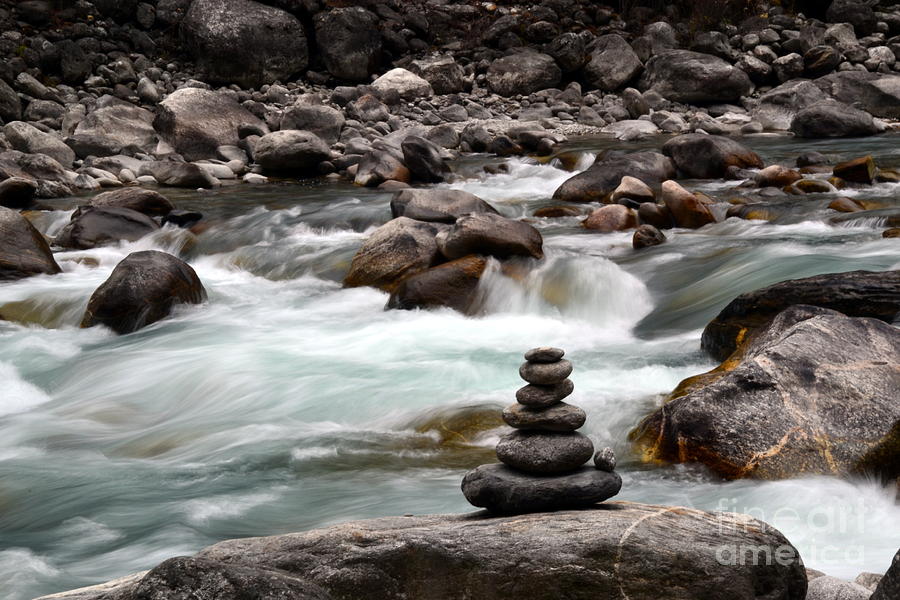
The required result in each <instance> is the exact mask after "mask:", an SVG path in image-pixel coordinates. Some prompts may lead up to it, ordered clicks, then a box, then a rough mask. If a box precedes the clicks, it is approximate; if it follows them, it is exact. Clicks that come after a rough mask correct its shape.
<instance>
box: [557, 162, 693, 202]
mask: <svg viewBox="0 0 900 600" xmlns="http://www.w3.org/2000/svg"><path fill="white" fill-rule="evenodd" d="M675 174H676V173H675V164H674V163H673V162H672V160H671V159H670V158H669V157H667V156H664V155H662V154H660V153H659V152H634V153H632V154H613V155H612V156H608V157H605V158H602V159H600V160H598V161H597V162H595V163H594V164H593V165H591V167H590V168H588V169H587V170H585V171H583V172H581V173H579V174H578V175H575V176H574V177H571V178H569V179H567V180H566V181H564V182H563V184H562V185H561V186H559V188H557V190H556V191H555V192H554V193H553V200H554V201H555V202H560V203H568V202H607V201H608V200H609V196H610V194H612V193H613V192H614V191H615V190H616V188H617V187H619V185H620V184H621V183H622V179H623V178H624V177H634V178H635V179H639V180H640V181H642V182H644V183H645V184H647V185H648V186H650V187H651V188H659V185H660V184H661V183H662V182H663V181H665V180H667V179H674V177H675Z"/></svg>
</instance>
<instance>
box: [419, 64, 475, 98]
mask: <svg viewBox="0 0 900 600" xmlns="http://www.w3.org/2000/svg"><path fill="white" fill-rule="evenodd" d="M409 70H410V71H412V72H413V73H415V74H416V75H418V76H419V77H421V78H423V79H424V80H425V81H427V82H428V83H429V84H430V85H431V88H432V90H434V93H435V94H438V95H444V94H456V93H459V92H462V91H465V89H466V73H465V70H463V68H462V66H460V64H459V63H457V62H456V61H455V60H454V59H453V57H452V56H450V55H445V56H436V57H430V58H423V59H419V60H414V61H412V63H410V66H409Z"/></svg>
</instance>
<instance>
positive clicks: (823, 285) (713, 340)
mask: <svg viewBox="0 0 900 600" xmlns="http://www.w3.org/2000/svg"><path fill="white" fill-rule="evenodd" d="M793 304H808V305H813V306H820V307H822V308H830V309H832V310H836V311H839V312H842V313H844V314H845V315H848V316H853V317H873V318H876V319H881V320H882V321H887V322H888V323H890V322H891V321H893V320H894V319H895V318H896V317H897V315H898V314H900V271H886V272H871V271H852V272H849V273H829V274H827V275H816V276H814V277H806V278H803V279H790V280H788V281H782V282H781V283H776V284H774V285H771V286H768V287H765V288H761V289H758V290H755V291H752V292H747V293H746V294H741V295H740V296H738V297H737V298H735V299H734V300H732V301H731V302H730V303H729V304H728V305H727V306H726V307H725V308H723V309H722V311H721V312H720V313H719V314H718V315H717V316H716V318H715V319H713V320H712V321H710V323H709V325H707V326H706V328H705V329H704V330H703V336H702V338H701V345H702V347H703V349H704V350H706V351H707V352H708V353H709V354H711V355H712V356H713V357H714V358H715V359H717V360H725V359H726V358H728V356H729V355H730V354H731V353H732V352H734V351H735V350H737V347H738V346H739V345H740V343H741V342H742V341H743V340H746V339H748V337H749V336H750V335H752V334H753V333H754V332H755V331H757V330H759V329H761V328H764V327H766V326H768V324H769V323H770V322H771V321H772V319H773V318H775V315H777V314H778V313H780V312H781V311H782V310H784V309H785V308H787V307H789V306H791V305H793Z"/></svg>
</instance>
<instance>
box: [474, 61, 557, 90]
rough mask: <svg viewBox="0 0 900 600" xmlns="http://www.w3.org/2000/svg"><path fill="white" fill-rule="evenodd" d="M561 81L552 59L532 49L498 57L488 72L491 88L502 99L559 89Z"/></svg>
mask: <svg viewBox="0 0 900 600" xmlns="http://www.w3.org/2000/svg"><path fill="white" fill-rule="evenodd" d="M561 78H562V72H561V71H560V69H559V67H558V66H557V64H556V61H554V60H553V57H551V56H548V55H546V54H541V53H539V52H534V51H530V50H529V51H524V52H517V53H515V54H511V55H509V56H505V57H503V58H498V59H497V60H495V61H494V62H492V63H491V66H490V67H489V68H488V71H487V83H488V86H490V89H491V91H493V92H494V93H497V94H500V95H501V96H515V95H518V94H522V95H527V94H532V93H534V92H538V91H540V90H543V89H546V88H551V87H554V86H556V85H557V84H558V83H559V81H560V79H561Z"/></svg>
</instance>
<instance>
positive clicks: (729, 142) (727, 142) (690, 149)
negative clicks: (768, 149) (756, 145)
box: [662, 133, 763, 179]
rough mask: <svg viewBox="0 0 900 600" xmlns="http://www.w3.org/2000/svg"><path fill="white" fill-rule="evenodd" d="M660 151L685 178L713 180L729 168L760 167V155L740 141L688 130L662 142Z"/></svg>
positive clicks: (723, 174)
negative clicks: (687, 132) (688, 131)
mask: <svg viewBox="0 0 900 600" xmlns="http://www.w3.org/2000/svg"><path fill="white" fill-rule="evenodd" d="M662 152H663V154H665V155H666V156H668V157H670V158H671V159H672V162H673V163H675V166H676V167H677V168H678V171H679V173H680V174H681V175H682V176H684V177H689V178H697V179H712V178H716V177H724V176H725V174H726V173H727V171H728V169H729V168H730V167H737V168H739V169H750V168H762V166H763V161H762V158H760V156H759V155H758V154H757V153H755V152H753V151H752V150H750V149H749V148H747V147H746V146H744V145H743V144H741V143H740V142H738V141H736V140H734V139H731V138H727V137H723V136H719V135H703V134H699V133H689V134H685V135H679V136H677V137H674V138H672V139H670V140H669V141H667V142H666V143H665V144H663V147H662Z"/></svg>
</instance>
